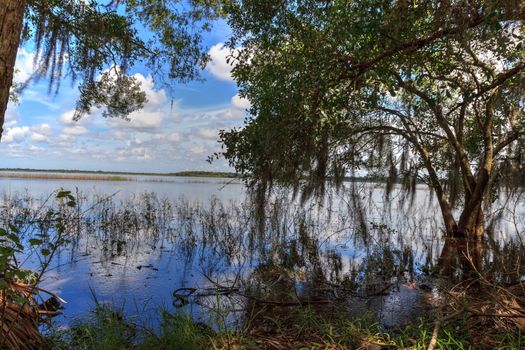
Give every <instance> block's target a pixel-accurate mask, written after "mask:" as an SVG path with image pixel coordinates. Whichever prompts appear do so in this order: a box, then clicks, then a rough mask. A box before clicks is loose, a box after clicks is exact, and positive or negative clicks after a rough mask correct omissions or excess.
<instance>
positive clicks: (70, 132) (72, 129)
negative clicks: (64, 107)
mask: <svg viewBox="0 0 525 350" xmlns="http://www.w3.org/2000/svg"><path fill="white" fill-rule="evenodd" d="M62 133H63V134H64V135H67V136H81V135H85V134H88V133H89V130H88V129H86V128H85V127H83V126H80V125H75V126H68V127H66V128H64V129H63V130H62Z"/></svg>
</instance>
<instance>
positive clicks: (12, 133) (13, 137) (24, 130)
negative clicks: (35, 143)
mask: <svg viewBox="0 0 525 350" xmlns="http://www.w3.org/2000/svg"><path fill="white" fill-rule="evenodd" d="M29 133H30V130H29V127H28V126H22V127H18V126H17V127H14V128H6V131H5V133H4V136H3V137H2V141H3V142H4V143H19V142H22V141H24V139H25V138H26V137H27V136H28V135H29Z"/></svg>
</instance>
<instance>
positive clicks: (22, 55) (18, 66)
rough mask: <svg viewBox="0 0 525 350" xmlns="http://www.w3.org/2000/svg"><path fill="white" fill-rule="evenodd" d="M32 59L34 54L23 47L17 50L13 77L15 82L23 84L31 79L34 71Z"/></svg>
mask: <svg viewBox="0 0 525 350" xmlns="http://www.w3.org/2000/svg"><path fill="white" fill-rule="evenodd" d="M34 57H35V54H34V52H29V51H27V50H26V49H25V48H23V47H22V48H20V49H18V53H17V55H16V63H15V75H14V77H13V80H14V81H15V82H17V83H24V82H26V81H27V80H28V79H29V78H30V77H31V75H32V74H33V72H34V71H35V65H34Z"/></svg>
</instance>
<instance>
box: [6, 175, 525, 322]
mask: <svg viewBox="0 0 525 350" xmlns="http://www.w3.org/2000/svg"><path fill="white" fill-rule="evenodd" d="M126 177H129V178H131V180H132V181H78V180H46V179H14V178H0V186H1V187H0V188H1V189H2V190H3V192H4V195H3V199H2V208H3V209H2V216H1V217H0V219H2V220H3V221H4V224H5V222H7V221H10V220H11V221H12V220H14V218H19V219H20V220H19V221H20V222H22V223H23V224H22V226H24V227H25V230H24V231H23V232H25V235H26V237H25V238H26V239H28V238H29V237H30V236H31V235H34V234H35V233H36V232H38V228H37V227H35V225H34V220H33V221H31V220H32V219H31V220H30V219H28V218H34V217H37V216H38V213H39V212H41V211H42V207H43V206H42V203H45V205H53V200H52V198H51V197H52V196H53V193H54V191H56V190H57V189H58V188H63V189H65V190H70V191H72V193H73V194H76V195H77V196H78V199H77V207H76V208H69V209H67V208H65V209H64V208H62V209H61V210H65V212H66V214H67V215H69V216H68V217H70V218H71V219H70V223H71V225H70V227H69V228H68V235H69V238H70V241H71V242H70V243H69V244H68V245H66V246H64V247H63V248H62V249H60V251H59V252H58V254H57V255H56V257H55V258H54V259H53V263H52V264H51V266H50V268H49V270H48V271H47V273H46V274H45V277H44V280H43V283H42V287H43V288H44V289H47V290H49V291H51V292H53V293H56V294H57V295H59V296H60V297H61V298H63V299H64V300H66V301H67V304H65V308H64V310H62V311H63V315H61V316H59V317H57V318H56V321H57V322H58V323H60V324H62V325H63V326H66V327H67V326H68V325H70V324H72V323H74V322H75V321H76V320H78V319H79V318H81V317H86V315H89V312H90V310H92V309H93V307H94V305H95V298H96V300H98V301H99V302H110V303H112V304H114V305H116V306H117V307H118V308H120V309H121V310H123V312H124V313H125V314H126V315H127V316H128V317H130V318H132V319H137V320H139V319H140V322H142V323H145V324H146V325H148V326H152V327H155V324H156V322H158V310H159V309H160V308H165V309H168V310H169V311H172V312H187V313H190V314H191V315H192V316H193V317H194V318H195V319H196V320H202V321H205V322H210V323H212V324H215V325H216V326H217V327H221V326H228V327H235V326H236V325H239V324H241V323H242V322H243V321H244V320H245V319H246V318H247V317H249V312H247V309H248V308H250V307H251V308H262V307H270V310H269V312H272V313H275V312H286V311H285V310H286V307H289V305H288V304H294V303H295V304H297V303H299V304H300V303H304V302H311V303H312V304H313V305H316V303H319V305H323V306H322V308H323V310H324V311H325V312H335V311H336V310H338V311H340V310H341V308H342V309H344V310H345V312H348V314H349V315H353V316H362V315H364V314H365V313H367V312H372V313H373V314H374V315H375V317H377V318H378V319H379V320H380V321H381V323H382V324H383V326H385V327H394V326H398V325H403V324H404V323H408V322H411V321H413V320H415V319H416V318H417V317H419V316H421V315H423V314H425V313H426V312H427V311H428V309H429V308H430V307H431V306H432V305H433V303H436V302H439V293H438V292H437V287H438V284H435V283H434V282H429V277H428V275H430V274H431V272H432V271H435V270H436V269H437V265H438V261H439V258H440V255H441V250H442V247H443V245H444V242H445V239H444V237H443V232H442V230H441V221H440V220H441V219H440V215H439V210H438V207H437V203H435V201H433V199H432V195H431V193H430V191H429V190H428V189H427V188H426V187H425V186H418V188H417V191H416V195H415V197H414V198H413V202H412V203H410V202H411V199H410V198H404V197H403V196H404V195H403V194H402V193H401V192H399V191H397V190H394V191H393V193H392V194H391V195H390V197H389V198H388V199H386V198H385V194H384V189H383V187H382V186H381V185H378V184H357V185H356V186H352V185H351V184H347V185H346V186H345V189H343V190H342V191H340V192H339V193H335V192H334V193H332V194H331V195H330V196H328V197H327V198H325V199H324V200H323V201H322V203H317V202H315V201H307V202H306V203H303V204H302V205H300V203H299V201H298V200H296V199H293V198H292V196H291V195H290V194H289V193H288V192H284V191H283V192H278V193H275V194H274V195H273V196H272V198H271V199H270V200H269V201H268V203H266V204H265V207H264V209H265V210H264V212H263V215H262V216H261V215H260V209H261V208H260V206H259V205H258V203H254V202H253V201H251V200H250V197H249V196H248V193H247V191H246V189H245V187H244V186H243V185H242V184H241V183H240V182H239V181H238V180H235V179H220V178H196V177H162V176H128V175H126ZM504 202H505V199H504V198H502V199H500V201H499V202H497V203H496V204H495V205H494V208H493V209H492V212H493V213H494V217H496V214H497V215H498V220H496V221H497V224H495V225H494V229H493V230H492V233H491V234H490V241H492V242H494V243H495V248H491V249H493V250H490V249H488V250H487V252H488V253H487V254H486V255H485V257H484V259H485V264H486V265H487V266H489V265H490V266H494V265H496V264H497V263H501V264H503V265H505V264H506V265H508V266H509V267H510V266H511V265H512V264H514V263H515V262H516V261H519V259H520V258H522V255H520V254H522V252H518V253H515V254H514V255H513V254H500V250H501V249H509V248H504V247H507V246H508V244H510V245H512V246H513V247H515V246H516V245H519V239H520V238H521V236H520V232H521V231H522V227H521V222H523V220H522V219H523V217H524V210H523V203H522V201H521V199H520V198H517V199H515V200H514V204H515V205H511V206H510V207H511V208H513V211H509V210H507V211H503V210H500V207H501V204H502V203H504ZM511 204H513V203H511ZM44 207H45V206H44ZM66 214H65V215H66ZM511 214H512V215H511ZM24 220H26V221H24ZM520 220H521V221H520ZM517 221H518V222H520V224H519V225H518V226H519V227H517V226H516V225H515V223H516V222H517ZM516 242H518V243H516ZM498 249H500V250H498ZM509 251H510V250H509ZM514 251H515V250H512V252H514ZM26 258H27V262H26V265H27V266H29V267H34V266H38V261H39V260H38V259H39V255H38V254H37V253H35V252H33V254H29V255H28V256H27V257H26ZM515 277H516V278H521V276H515ZM423 287H424V288H423ZM174 292H176V293H175V295H174ZM327 302H330V303H329V304H326V303H327ZM284 304H286V305H284Z"/></svg>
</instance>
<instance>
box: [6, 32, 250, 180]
mask: <svg viewBox="0 0 525 350" xmlns="http://www.w3.org/2000/svg"><path fill="white" fill-rule="evenodd" d="M228 35H229V28H228V27H227V25H225V24H224V23H218V24H217V25H216V26H215V28H214V30H213V31H212V32H211V33H209V34H208V35H207V36H206V38H205V44H206V45H207V46H208V47H209V54H210V56H211V58H212V61H211V62H210V63H209V64H208V66H207V67H206V69H205V70H204V71H203V72H202V76H203V78H204V79H205V81H204V82H191V83H189V84H179V85H177V86H176V87H175V89H174V91H172V92H171V93H168V92H167V91H165V90H163V89H160V88H158V87H157V86H155V83H154V82H153V80H152V78H151V77H150V76H149V75H148V72H147V71H145V70H140V69H135V70H132V71H131V73H133V74H135V76H136V77H137V78H138V79H139V80H140V81H141V82H142V88H143V89H144V90H145V91H146V93H147V97H148V103H147V104H146V105H145V107H144V109H143V110H141V111H138V112H135V113H133V114H132V115H130V119H131V121H129V122H128V121H124V120H118V119H106V118H104V117H102V116H101V114H100V112H94V113H93V114H92V115H89V116H87V117H84V118H83V119H81V120H80V121H79V122H75V121H73V120H72V116H73V111H74V108H75V102H76V99H77V97H78V90H77V87H76V86H71V83H70V82H68V81H64V82H63V83H62V84H61V89H60V91H59V93H58V95H56V96H55V95H54V94H48V84H47V81H46V80H44V79H42V80H40V81H38V82H33V83H31V84H30V85H29V86H28V87H27V88H26V89H25V90H24V91H23V92H22V94H21V95H20V102H19V104H14V103H11V102H10V104H9V106H8V110H7V113H6V123H5V125H4V134H3V136H2V142H1V143H0V149H1V152H2V158H3V161H2V165H1V166H0V167H10V168H15V167H16V168H38V169H83V170H109V171H143V172H171V171H183V170H220V171H222V170H231V169H229V168H228V166H227V164H226V162H225V161H224V160H221V161H217V162H214V163H213V164H212V165H210V164H208V163H207V162H206V159H207V157H208V156H209V155H211V154H212V153H213V152H216V151H218V150H219V149H220V144H219V143H218V142H217V135H218V130H219V129H229V128H231V127H234V126H241V125H242V124H243V120H244V116H245V113H246V112H245V110H246V109H247V108H249V102H248V101H246V100H243V99H241V98H239V96H238V95H237V87H236V84H235V82H234V81H233V80H232V79H231V76H230V70H231V67H230V66H229V65H228V64H227V63H226V56H227V55H228V53H229V52H228V50H227V49H225V48H223V47H222V43H223V42H224V41H225V40H226V39H227V37H228ZM16 68H17V70H18V72H17V74H16V76H15V81H18V82H24V81H26V80H27V78H28V77H29V76H30V75H31V73H32V72H33V68H34V67H33V53H32V52H31V50H30V48H28V47H24V48H21V49H19V52H18V56H17V63H16Z"/></svg>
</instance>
